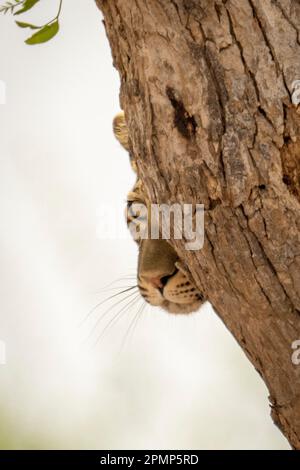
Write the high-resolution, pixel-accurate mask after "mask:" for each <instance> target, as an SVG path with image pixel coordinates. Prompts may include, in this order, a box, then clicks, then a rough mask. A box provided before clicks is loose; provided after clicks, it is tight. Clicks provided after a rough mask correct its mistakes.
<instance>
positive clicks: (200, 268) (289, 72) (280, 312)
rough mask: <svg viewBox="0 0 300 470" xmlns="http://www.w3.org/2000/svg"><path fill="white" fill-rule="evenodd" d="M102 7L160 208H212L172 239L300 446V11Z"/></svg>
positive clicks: (157, 0) (187, 3)
mask: <svg viewBox="0 0 300 470" xmlns="http://www.w3.org/2000/svg"><path fill="white" fill-rule="evenodd" d="M96 1H97V4H98V6H99V7H100V9H101V10H102V12H103V15H104V23H105V27H106V31H107V35H108V38H109V41H110V45H111V49H112V54H113V58H114V65H115V66H116V68H117V69H118V71H119V73H120V77H121V95H120V96H121V106H122V108H123V109H124V110H125V113H126V117H127V121H128V122H127V124H128V126H129V133H130V139H131V143H130V144H131V151H132V152H133V153H134V154H135V155H136V156H138V167H139V173H140V175H141V178H142V179H143V181H144V183H145V186H146V188H147V191H148V192H149V196H150V199H151V201H152V202H153V203H163V202H164V203H174V202H182V203H183V202H184V203H203V204H205V243H204V247H203V249H202V250H200V251H187V250H185V249H184V241H183V240H174V241H173V242H172V243H173V244H174V246H175V247H176V250H177V251H178V253H179V255H180V257H181V259H182V261H183V262H184V264H185V266H186V268H187V270H188V271H189V273H190V275H191V277H192V278H193V280H194V282H195V283H196V284H197V286H198V287H199V289H200V290H201V291H202V292H203V293H204V296H205V297H206V299H207V300H208V301H209V302H210V303H211V304H212V306H213V307H214V309H215V311H216V312H217V313H218V315H219V316H220V317H221V318H222V320H223V321H224V323H225V325H226V326H227V328H228V329H229V330H230V331H231V333H232V334H233V335H234V337H235V338H236V340H237V341H238V342H239V344H240V346H241V347H242V348H243V350H244V351H245V353H246V354H247V356H248V358H249V359H250V361H251V362H252V363H253V365H254V366H255V368H256V369H257V371H258V372H259V373H260V375H261V376H262V378H263V380H264V381H265V383H266V385H267V387H268V389H269V392H270V397H269V400H270V405H271V409H272V417H273V420H274V421H275V423H276V424H277V425H278V426H279V428H280V429H281V430H282V432H283V433H284V435H285V436H286V437H287V439H288V440H289V442H290V444H291V445H292V447H293V448H295V449H300V366H297V365H295V364H293V362H292V359H291V356H292V353H293V350H292V343H293V342H294V341H295V340H298V339H300V269H299V268H300V235H299V234H300V132H299V130H300V106H299V108H298V109H297V106H296V101H297V95H296V94H295V92H294V88H293V86H294V85H293V83H294V81H295V80H300V2H299V0H263V1H261V0H215V1H213V0H126V1H125V0H96ZM292 100H293V101H294V104H293V103H292ZM245 406H246V405H245Z"/></svg>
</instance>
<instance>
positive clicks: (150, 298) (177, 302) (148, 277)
mask: <svg viewBox="0 0 300 470" xmlns="http://www.w3.org/2000/svg"><path fill="white" fill-rule="evenodd" d="M113 130H114V134H115V137H116V138H117V139H118V141H119V142H120V144H121V145H122V146H123V147H124V148H125V150H127V151H128V152H129V151H130V145H129V137H128V129H127V125H126V121H125V115H124V113H123V112H121V113H119V114H118V115H117V116H116V117H115V118H114V120H113ZM131 166H132V168H133V170H134V171H135V172H136V173H137V166H136V163H135V161H134V159H132V158H131ZM127 201H128V208H129V210H128V212H127V223H128V224H129V222H132V221H134V219H135V213H134V211H132V210H130V208H131V207H133V206H132V203H135V202H138V203H140V202H142V203H144V204H145V205H146V206H147V207H148V205H149V203H148V201H147V197H146V193H145V191H144V188H143V184H142V182H141V180H140V179H139V177H138V175H137V180H136V183H135V185H134V187H133V189H132V191H130V192H129V194H128V197H127ZM139 223H140V224H141V222H140V221H139ZM136 241H137V243H138V245H139V261H138V273H137V279H138V286H139V289H140V293H141V295H142V296H143V297H144V299H145V300H146V301H147V302H149V303H150V304H151V305H154V306H159V307H162V308H163V309H165V310H167V311H168V312H169V313H190V312H194V311H195V310H198V308H199V307H200V306H201V304H202V303H203V296H202V295H201V293H200V292H199V291H198V289H197V288H196V286H195V285H194V284H193V283H192V282H191V281H190V280H189V279H188V278H187V276H186V275H185V273H184V272H183V270H182V269H181V266H180V265H181V263H180V260H179V258H178V256H177V253H176V252H175V250H174V249H173V248H172V246H171V245H170V244H169V243H168V242H167V241H166V240H162V239H160V240H151V239H146V240H139V239H137V240H136Z"/></svg>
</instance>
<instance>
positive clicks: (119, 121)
mask: <svg viewBox="0 0 300 470" xmlns="http://www.w3.org/2000/svg"><path fill="white" fill-rule="evenodd" d="M113 131H114V135H115V137H116V139H117V140H118V141H119V142H120V144H121V145H122V147H124V149H125V150H127V152H129V142H128V128H127V124H126V120H125V114H124V112H123V111H121V112H120V113H118V114H117V115H116V116H115V117H114V120H113Z"/></svg>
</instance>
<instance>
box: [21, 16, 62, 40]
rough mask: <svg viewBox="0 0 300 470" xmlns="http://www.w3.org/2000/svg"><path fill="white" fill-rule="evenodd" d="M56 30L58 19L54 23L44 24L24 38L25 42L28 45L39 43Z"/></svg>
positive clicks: (51, 36) (54, 33) (56, 31)
mask: <svg viewBox="0 0 300 470" xmlns="http://www.w3.org/2000/svg"><path fill="white" fill-rule="evenodd" d="M58 30H59V24H58V20H56V21H55V22H54V23H51V24H49V25H46V26H44V27H43V28H42V29H40V30H39V31H38V32H37V33H35V34H34V35H33V36H31V37H30V38H28V39H26V41H25V42H26V44H30V45H33V44H41V43H42V42H47V41H49V40H50V39H52V38H53V37H54V36H55V35H56V34H57V33H58Z"/></svg>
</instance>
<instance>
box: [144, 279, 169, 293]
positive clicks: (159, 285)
mask: <svg viewBox="0 0 300 470" xmlns="http://www.w3.org/2000/svg"><path fill="white" fill-rule="evenodd" d="M170 277H172V276H161V277H160V276H155V277H150V276H149V277H147V278H146V279H147V282H149V284H151V285H152V286H153V287H154V288H155V289H159V290H160V291H162V290H163V288H164V287H165V285H166V284H167V282H168V280H169V278H170Z"/></svg>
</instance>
